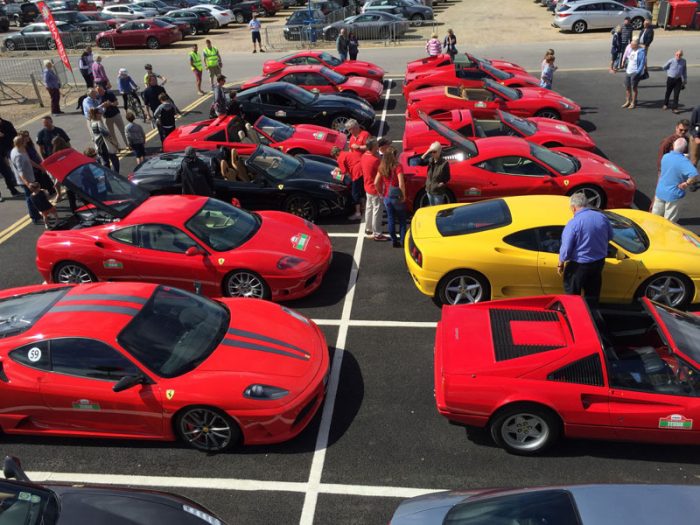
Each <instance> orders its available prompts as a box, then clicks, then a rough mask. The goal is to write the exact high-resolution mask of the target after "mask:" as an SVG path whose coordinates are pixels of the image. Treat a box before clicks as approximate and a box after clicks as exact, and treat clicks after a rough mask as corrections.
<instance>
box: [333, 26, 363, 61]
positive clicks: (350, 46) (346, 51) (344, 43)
mask: <svg viewBox="0 0 700 525" xmlns="http://www.w3.org/2000/svg"><path fill="white" fill-rule="evenodd" d="M335 50H336V51H337V52H338V55H339V57H340V61H341V62H345V61H346V60H348V59H349V60H357V54H358V53H359V51H360V41H359V40H358V39H357V35H356V34H355V33H353V32H352V31H350V32H349V33H348V31H347V29H345V28H342V29H341V30H340V33H338V38H336V39H335Z"/></svg>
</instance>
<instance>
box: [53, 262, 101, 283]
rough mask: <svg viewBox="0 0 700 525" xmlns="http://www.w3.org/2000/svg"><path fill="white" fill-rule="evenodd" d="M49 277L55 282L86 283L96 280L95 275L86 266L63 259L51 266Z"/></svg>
mask: <svg viewBox="0 0 700 525" xmlns="http://www.w3.org/2000/svg"><path fill="white" fill-rule="evenodd" d="M51 278H52V280H53V282H54V283H56V284H86V283H94V282H97V277H95V274H94V273H92V272H91V271H90V270H89V269H88V268H87V267H86V266H84V265H82V264H80V263H77V262H74V261H63V262H60V263H58V264H57V265H56V266H54V268H53V272H52V273H51Z"/></svg>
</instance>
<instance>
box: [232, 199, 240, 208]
mask: <svg viewBox="0 0 700 525" xmlns="http://www.w3.org/2000/svg"><path fill="white" fill-rule="evenodd" d="M231 204H233V205H234V206H235V207H236V208H240V207H241V201H239V200H238V199H237V198H236V197H233V198H232V199H231Z"/></svg>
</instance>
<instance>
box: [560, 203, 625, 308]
mask: <svg viewBox="0 0 700 525" xmlns="http://www.w3.org/2000/svg"><path fill="white" fill-rule="evenodd" d="M569 203H570V205H571V211H572V212H573V213H574V217H573V218H572V219H571V220H570V221H569V222H568V223H567V224H566V226H565V227H564V231H563V232H562V234H561V248H559V267H558V272H559V275H563V276H564V291H565V292H566V293H567V294H571V295H581V292H582V291H583V294H584V297H585V298H586V300H587V301H588V303H589V304H590V305H591V306H596V305H597V304H598V300H599V298H600V288H601V286H602V284H603V266H604V265H605V257H606V256H607V254H608V243H609V242H610V240H611V239H612V238H613V229H612V225H611V224H610V221H609V220H608V218H607V217H606V216H605V215H604V214H603V213H602V212H600V211H599V210H594V209H591V208H589V207H588V202H587V200H586V196H585V195H584V194H583V193H580V192H577V193H574V194H573V195H572V196H571V200H570V201H569Z"/></svg>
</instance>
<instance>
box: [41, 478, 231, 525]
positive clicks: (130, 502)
mask: <svg viewBox="0 0 700 525" xmlns="http://www.w3.org/2000/svg"><path fill="white" fill-rule="evenodd" d="M50 488H51V489H52V490H53V491H54V492H56V494H58V496H59V498H60V500H61V511H60V515H59V518H58V521H57V525H72V524H75V523H99V524H100V525H139V524H141V523H168V524H170V525H202V523H209V524H210V525H224V524H223V522H222V521H220V520H219V519H218V518H216V517H215V516H213V515H212V514H211V513H209V512H208V511H207V510H206V509H204V508H203V507H201V506H199V505H197V504H196V503H194V502H192V501H190V500H188V499H186V498H181V497H178V496H174V495H170V494H165V493H159V492H155V491H144V492H136V491H134V492H132V491H130V490H128V489H112V488H105V489H100V488H83V487H76V488H73V487H62V486H61V487H58V486H50Z"/></svg>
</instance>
